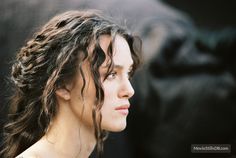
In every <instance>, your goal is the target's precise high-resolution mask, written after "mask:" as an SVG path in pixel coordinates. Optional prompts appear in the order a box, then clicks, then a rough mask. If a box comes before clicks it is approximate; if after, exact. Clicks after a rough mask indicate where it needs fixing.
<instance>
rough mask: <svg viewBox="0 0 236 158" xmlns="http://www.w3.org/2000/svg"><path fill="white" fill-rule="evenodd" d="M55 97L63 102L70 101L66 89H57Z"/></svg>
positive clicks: (68, 92)
mask: <svg viewBox="0 0 236 158" xmlns="http://www.w3.org/2000/svg"><path fill="white" fill-rule="evenodd" d="M56 95H57V96H58V97H60V98H62V99H64V100H70V91H69V90H68V89H67V88H58V89H57V90H56Z"/></svg>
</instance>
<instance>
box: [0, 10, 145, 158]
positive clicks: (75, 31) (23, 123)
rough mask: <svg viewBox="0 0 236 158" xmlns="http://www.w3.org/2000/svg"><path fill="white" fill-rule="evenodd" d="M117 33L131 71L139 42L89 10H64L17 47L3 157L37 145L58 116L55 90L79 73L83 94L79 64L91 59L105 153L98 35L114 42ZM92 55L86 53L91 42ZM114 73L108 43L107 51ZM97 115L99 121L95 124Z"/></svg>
mask: <svg viewBox="0 0 236 158" xmlns="http://www.w3.org/2000/svg"><path fill="white" fill-rule="evenodd" d="M116 34H119V35H121V36H122V37H124V38H125V39H126V40H127V42H128V44H129V47H130V50H131V55H132V58H133V61H134V65H133V68H134V70H135V69H136V67H137V66H138V64H139V57H138V54H139V53H138V52H140V51H141V43H140V40H138V39H137V38H136V37H134V36H131V35H130V34H129V33H128V32H127V31H126V29H125V28H123V27H120V26H119V25H117V24H115V23H113V22H111V20H109V18H104V17H103V16H101V14H100V13H98V12H97V11H93V10H88V11H68V12H65V13H62V14H60V15H58V16H55V17H54V18H52V19H51V20H50V21H49V22H48V23H47V24H46V25H44V26H43V27H42V29H41V30H40V31H39V32H37V33H36V34H35V35H34V37H33V38H32V39H31V40H29V41H28V42H27V44H26V45H25V46H24V47H22V48H21V50H20V51H19V53H18V54H17V57H16V60H15V62H14V64H13V66H12V75H11V79H12V81H13V83H14V95H13V96H12V99H11V105H10V113H9V122H8V123H7V124H6V125H5V128H4V137H5V140H4V145H5V146H4V149H3V150H2V152H1V153H2V154H3V155H4V158H13V157H15V156H17V155H18V154H20V153H21V152H23V151H24V150H26V149H27V148H28V147H30V146H31V145H33V144H34V143H35V142H37V141H38V140H39V139H40V138H41V137H42V136H43V135H44V134H45V132H46V130H47V128H48V126H49V123H50V121H51V120H52V119H53V118H54V117H55V115H56V113H57V103H56V97H55V90H56V89H57V88H58V87H61V86H63V85H65V83H66V82H70V81H71V80H72V79H73V78H74V77H75V75H76V74H77V71H78V70H79V74H80V75H81V77H82V79H83V86H82V87H81V95H82V96H83V92H84V87H85V85H86V81H85V78H84V73H83V69H82V65H83V62H84V61H85V60H86V59H90V71H91V74H92V77H93V80H94V84H95V88H96V100H97V101H96V105H94V107H93V124H94V127H95V137H96V141H97V145H96V148H97V152H98V156H99V157H100V156H101V153H102V151H103V141H104V138H105V136H106V132H105V131H103V130H102V129H101V119H102V116H101V113H99V112H98V111H99V109H101V107H102V104H103V101H104V92H103V89H102V85H101V80H100V74H99V67H100V66H101V64H102V63H103V62H104V61H105V58H106V55H105V52H104V51H103V50H102V49H101V47H100V45H99V37H100V36H101V35H110V36H111V37H112V39H114V37H115V35H116ZM92 42H93V43H94V44H95V47H94V49H93V52H92V53H89V52H88V47H89V45H90V44H91V43H92ZM108 56H109V58H110V59H109V60H110V67H109V70H108V72H107V73H109V72H110V71H111V70H112V66H113V61H112V42H111V44H110V46H109V52H108ZM97 115H98V116H100V117H99V118H100V119H99V121H97V120H96V118H97Z"/></svg>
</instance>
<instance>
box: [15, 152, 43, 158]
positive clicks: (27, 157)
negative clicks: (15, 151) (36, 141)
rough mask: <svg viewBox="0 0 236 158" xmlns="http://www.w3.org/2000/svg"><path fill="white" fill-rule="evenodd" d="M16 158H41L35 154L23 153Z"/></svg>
mask: <svg viewBox="0 0 236 158" xmlns="http://www.w3.org/2000/svg"><path fill="white" fill-rule="evenodd" d="M16 158H41V157H40V156H38V154H36V153H35V152H31V151H24V152H23V153H21V154H20V155H18V156H17V157H16Z"/></svg>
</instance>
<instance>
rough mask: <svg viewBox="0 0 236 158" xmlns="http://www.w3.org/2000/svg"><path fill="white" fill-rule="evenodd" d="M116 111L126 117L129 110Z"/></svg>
mask: <svg viewBox="0 0 236 158" xmlns="http://www.w3.org/2000/svg"><path fill="white" fill-rule="evenodd" d="M117 111H118V112H119V113H121V114H122V115H128V114H129V110H128V109H117Z"/></svg>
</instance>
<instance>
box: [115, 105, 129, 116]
mask: <svg viewBox="0 0 236 158" xmlns="http://www.w3.org/2000/svg"><path fill="white" fill-rule="evenodd" d="M129 107H130V105H129V104H127V105H121V106H118V107H116V108H115V110H116V111H118V112H119V113H121V114H122V115H128V113H129Z"/></svg>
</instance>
